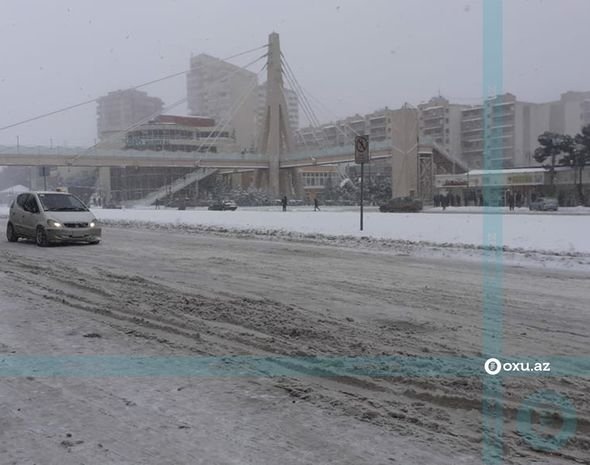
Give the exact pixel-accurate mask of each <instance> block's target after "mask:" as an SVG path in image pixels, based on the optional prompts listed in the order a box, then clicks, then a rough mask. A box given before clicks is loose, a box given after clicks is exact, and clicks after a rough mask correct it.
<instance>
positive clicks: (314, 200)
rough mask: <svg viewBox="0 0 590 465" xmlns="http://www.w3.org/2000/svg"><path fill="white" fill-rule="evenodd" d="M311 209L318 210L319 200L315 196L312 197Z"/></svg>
mask: <svg viewBox="0 0 590 465" xmlns="http://www.w3.org/2000/svg"><path fill="white" fill-rule="evenodd" d="M313 211H314V212H319V211H320V201H319V200H318V198H317V197H315V198H314V199H313Z"/></svg>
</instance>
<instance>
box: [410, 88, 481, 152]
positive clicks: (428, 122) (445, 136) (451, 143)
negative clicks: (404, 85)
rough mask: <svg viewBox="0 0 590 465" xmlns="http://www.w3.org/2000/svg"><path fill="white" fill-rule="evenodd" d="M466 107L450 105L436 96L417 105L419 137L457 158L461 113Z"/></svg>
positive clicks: (444, 99)
mask: <svg viewBox="0 0 590 465" xmlns="http://www.w3.org/2000/svg"><path fill="white" fill-rule="evenodd" d="M467 108H469V107H468V106H467V105H458V104H453V103H450V102H449V101H448V100H447V99H446V98H444V97H441V96H438V97H433V98H431V99H430V100H429V101H428V102H427V103H422V104H420V105H418V109H419V110H420V116H419V118H420V124H419V127H420V136H421V137H422V138H424V139H431V140H432V141H434V142H436V143H437V144H438V145H440V146H441V147H443V148H444V149H445V150H446V151H447V152H449V153H451V154H454V155H455V156H459V154H460V153H461V112H462V111H463V110H465V109H467Z"/></svg>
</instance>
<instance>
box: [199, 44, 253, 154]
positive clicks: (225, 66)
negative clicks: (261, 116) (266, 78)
mask: <svg viewBox="0 0 590 465" xmlns="http://www.w3.org/2000/svg"><path fill="white" fill-rule="evenodd" d="M257 87H258V76H257V74H256V73H253V72H251V71H248V70H246V69H244V68H241V67H239V66H236V65H233V64H231V63H228V62H226V61H223V60H220V59H218V58H215V57H212V56H210V55H206V54H201V55H197V56H194V57H192V58H191V60H190V71H189V72H188V74H187V99H188V108H189V112H190V114H191V115H194V116H206V117H210V118H213V119H215V121H217V122H218V123H220V124H221V125H224V124H225V123H226V122H227V125H226V127H225V130H227V129H229V130H230V131H231V132H232V134H234V135H235V139H236V142H237V144H238V146H239V148H240V150H250V149H252V148H254V147H255V146H256V141H257V129H258V128H257V109H258V94H257Z"/></svg>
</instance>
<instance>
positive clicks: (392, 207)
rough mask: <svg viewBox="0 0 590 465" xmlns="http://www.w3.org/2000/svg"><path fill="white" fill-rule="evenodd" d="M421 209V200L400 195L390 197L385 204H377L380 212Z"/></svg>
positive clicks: (411, 211) (417, 210)
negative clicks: (398, 196) (393, 197)
mask: <svg viewBox="0 0 590 465" xmlns="http://www.w3.org/2000/svg"><path fill="white" fill-rule="evenodd" d="M421 210H422V202H421V201H420V200H415V199H412V198H410V197H400V198H397V199H392V200H390V201H389V202H387V203H386V204H383V205H380V206H379V211H380V212H387V213H399V212H410V213H414V212H419V211H421Z"/></svg>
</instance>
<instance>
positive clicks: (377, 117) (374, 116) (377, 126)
mask: <svg viewBox="0 0 590 465" xmlns="http://www.w3.org/2000/svg"><path fill="white" fill-rule="evenodd" d="M392 114H393V110H390V109H389V108H387V107H385V108H384V109H382V110H377V111H376V112H374V113H370V114H368V115H367V116H366V117H365V118H366V120H367V123H366V131H367V134H368V135H369V137H370V140H371V141H372V142H373V141H375V142H380V141H384V140H386V139H388V138H391V120H392Z"/></svg>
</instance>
